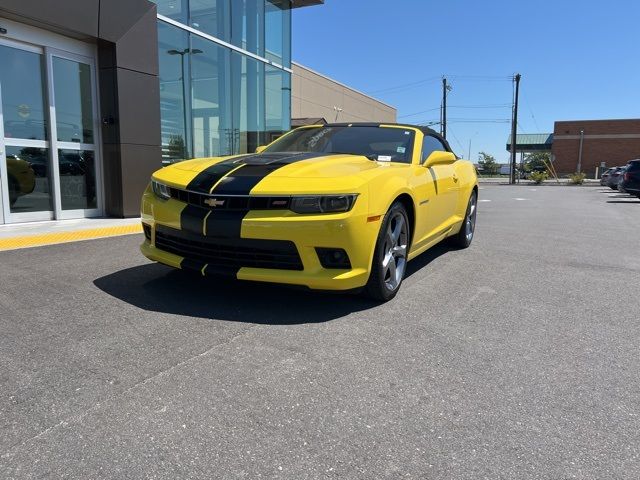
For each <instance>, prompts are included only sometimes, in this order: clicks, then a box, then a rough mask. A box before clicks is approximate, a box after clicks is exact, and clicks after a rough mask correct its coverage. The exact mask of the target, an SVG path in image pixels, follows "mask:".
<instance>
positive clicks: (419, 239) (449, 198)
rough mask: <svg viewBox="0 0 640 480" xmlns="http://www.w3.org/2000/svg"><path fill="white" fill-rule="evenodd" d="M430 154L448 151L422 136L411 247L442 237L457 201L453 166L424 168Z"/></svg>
mask: <svg viewBox="0 0 640 480" xmlns="http://www.w3.org/2000/svg"><path fill="white" fill-rule="evenodd" d="M434 151H445V152H446V151H449V149H448V148H447V147H446V146H445V144H444V143H443V142H442V140H440V139H439V138H437V137H435V136H432V135H425V137H424V140H423V143H422V153H421V156H420V159H421V166H420V167H419V168H420V169H422V173H420V170H418V171H417V172H418V173H417V175H416V177H415V180H417V181H416V187H415V192H416V195H417V197H418V198H417V202H416V203H417V208H418V211H417V214H416V232H415V235H414V247H416V248H420V247H421V246H423V245H425V244H427V243H430V242H432V241H434V240H436V239H438V238H439V237H440V236H442V235H443V234H445V233H446V232H447V230H448V229H449V228H450V227H451V225H452V224H453V223H454V222H455V219H454V215H455V210H456V206H457V202H458V195H459V189H458V178H457V177H456V174H455V167H454V164H453V163H450V164H440V165H433V166H431V167H429V168H425V167H424V166H423V165H424V162H425V160H426V159H427V158H428V157H429V155H431V153H432V152H434Z"/></svg>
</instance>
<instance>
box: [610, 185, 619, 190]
mask: <svg viewBox="0 0 640 480" xmlns="http://www.w3.org/2000/svg"><path fill="white" fill-rule="evenodd" d="M609 188H610V189H611V190H617V189H618V186H617V185H616V186H614V187H612V186H611V185H609Z"/></svg>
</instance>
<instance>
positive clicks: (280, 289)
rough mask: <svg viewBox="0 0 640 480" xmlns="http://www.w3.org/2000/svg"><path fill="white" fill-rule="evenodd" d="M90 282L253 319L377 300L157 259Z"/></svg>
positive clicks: (147, 300) (141, 302) (312, 314)
mask: <svg viewBox="0 0 640 480" xmlns="http://www.w3.org/2000/svg"><path fill="white" fill-rule="evenodd" d="M93 283H94V285H96V286H97V287H98V288H99V289H100V290H102V291H104V292H106V293H107V294H109V295H111V296H113V297H115V298H118V299H120V300H122V301H124V302H127V303H129V304H131V305H135V306H136V307H138V308H141V309H144V310H148V311H154V312H161V313H168V314H173V315H182V316H188V317H199V318H208V319H211V320H229V321H236V322H246V323H256V324H269V325H294V324H303V323H319V322H326V321H329V320H333V319H336V318H340V317H344V316H345V315H348V314H350V313H353V312H358V311H362V310H367V309H370V308H374V307H376V306H377V305H378V304H377V303H376V302H373V301H371V300H367V299H366V298H364V297H362V296H358V295H349V294H329V293H324V292H312V291H309V290H306V289H297V288H295V287H287V286H279V285H272V284H265V283H255V282H242V281H238V280H233V279H226V278H215V277H199V276H195V275H193V274H189V273H186V272H182V271H180V270H175V269H172V268H169V267H166V266H164V265H160V264H157V263H153V264H146V265H140V266H137V267H132V268H128V269H125V270H120V271H118V272H115V273H112V274H110V275H106V276H104V277H101V278H98V279H96V280H94V282H93Z"/></svg>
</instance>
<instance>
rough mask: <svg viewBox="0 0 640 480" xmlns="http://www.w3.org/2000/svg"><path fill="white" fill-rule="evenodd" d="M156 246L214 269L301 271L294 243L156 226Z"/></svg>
mask: <svg viewBox="0 0 640 480" xmlns="http://www.w3.org/2000/svg"><path fill="white" fill-rule="evenodd" d="M155 239H156V243H155V245H156V247H157V248H159V249H160V250H164V251H165V252H169V253H173V254H175V255H179V256H181V257H184V258H188V259H190V260H197V261H200V262H204V263H207V264H209V266H211V267H213V268H216V267H220V268H241V267H253V268H271V269H276V270H303V269H304V267H303V266H302V260H301V259H300V255H299V253H298V249H297V248H296V246H295V244H294V243H293V242H289V241H286V240H256V239H249V238H234V239H223V238H207V237H204V236H201V235H196V234H192V233H188V232H183V231H182V230H176V229H173V228H168V227H163V226H160V225H159V226H157V227H156V238H155Z"/></svg>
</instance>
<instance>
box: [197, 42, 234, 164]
mask: <svg viewBox="0 0 640 480" xmlns="http://www.w3.org/2000/svg"><path fill="white" fill-rule="evenodd" d="M196 52H197V53H196ZM229 57H230V51H229V49H228V48H225V47H221V46H219V45H216V44H215V43H213V42H209V41H206V40H203V39H201V38H198V37H196V36H192V37H191V54H190V55H189V59H190V62H191V64H190V67H191V68H190V70H191V112H192V115H193V118H192V121H193V123H192V129H193V156H194V157H196V158H198V157H211V156H220V155H228V154H229V153H230V152H231V151H232V150H231V149H230V148H229V145H228V144H227V135H226V132H227V131H228V130H229V127H230V118H231V115H230V109H231V101H230V96H229V95H228V93H227V91H228V89H229V84H230V78H229Z"/></svg>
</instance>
